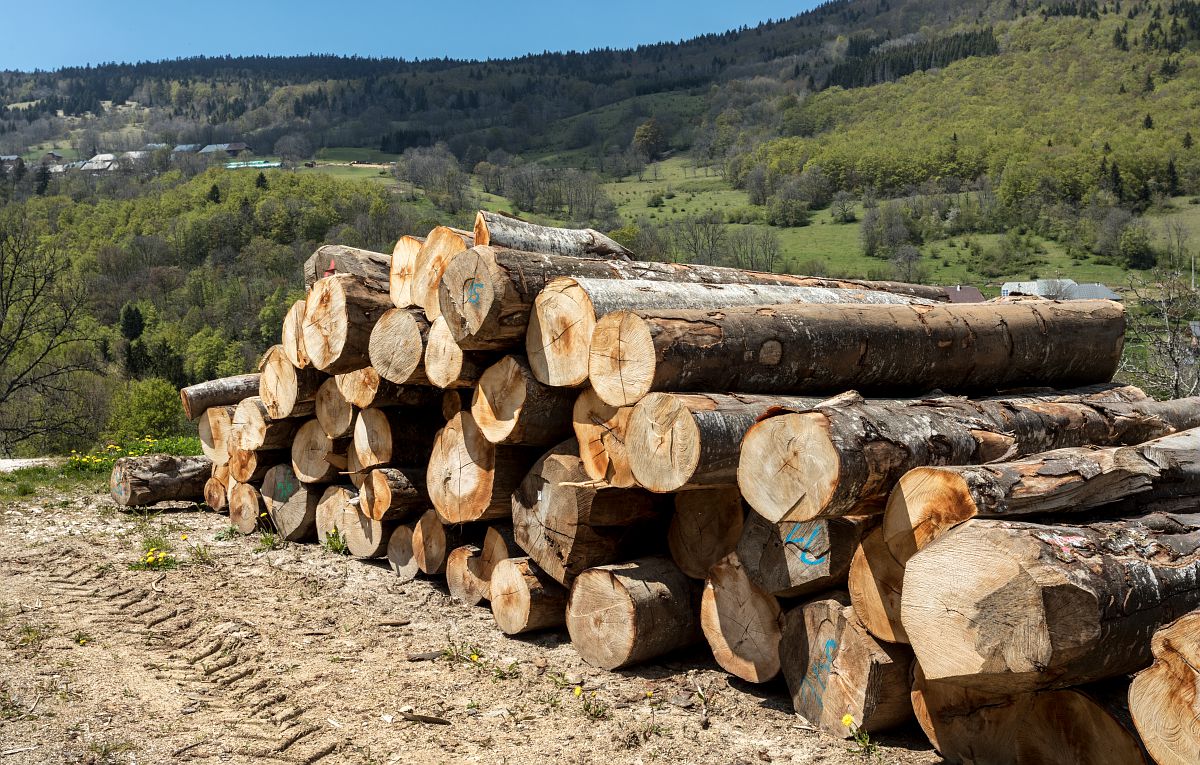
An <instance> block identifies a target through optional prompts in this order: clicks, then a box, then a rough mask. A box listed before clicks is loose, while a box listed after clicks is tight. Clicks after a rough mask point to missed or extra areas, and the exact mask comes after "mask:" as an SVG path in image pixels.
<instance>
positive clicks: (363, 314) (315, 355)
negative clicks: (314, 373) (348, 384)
mask: <svg viewBox="0 0 1200 765" xmlns="http://www.w3.org/2000/svg"><path fill="white" fill-rule="evenodd" d="M390 308H392V301H391V299H389V298H388V296H387V295H386V294H383V293H379V292H376V291H375V290H373V289H371V288H370V287H369V286H368V285H367V283H366V282H364V281H363V280H362V279H360V278H358V277H357V276H352V275H350V274H337V275H335V276H329V277H326V278H324V279H322V280H321V281H319V282H317V283H316V284H314V285H313V288H312V292H310V293H308V300H307V302H306V303H305V306H304V350H305V352H306V353H307V354H308V358H309V359H310V360H311V361H312V365H313V366H314V367H316V368H317V369H319V370H321V371H322V372H325V373H327V374H331V375H334V374H343V373H345V372H353V371H354V370H356V369H362V368H363V367H365V366H370V364H371V358H370V352H369V348H370V343H371V329H372V328H373V327H374V326H375V322H377V321H378V320H379V317H380V316H382V315H383V314H384V312H385V311H387V310H389V309H390Z"/></svg>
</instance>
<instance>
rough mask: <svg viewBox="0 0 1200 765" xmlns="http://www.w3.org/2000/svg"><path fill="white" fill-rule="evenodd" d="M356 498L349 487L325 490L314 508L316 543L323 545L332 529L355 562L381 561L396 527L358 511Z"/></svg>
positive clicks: (331, 487)
mask: <svg viewBox="0 0 1200 765" xmlns="http://www.w3.org/2000/svg"><path fill="white" fill-rule="evenodd" d="M357 499H358V495H357V493H356V492H355V491H354V489H353V488H351V487H349V486H329V487H327V488H326V489H325V493H324V494H323V495H321V501H320V502H319V503H318V504H317V541H318V542H320V543H321V544H325V543H326V540H327V539H328V538H329V534H330V533H331V532H333V531H334V530H335V529H336V530H337V532H338V535H339V536H340V537H341V539H342V541H343V542H344V543H345V544H346V550H347V551H348V552H349V553H350V554H351V555H353V556H354V557H355V558H381V557H383V556H384V555H386V554H387V547H388V540H389V539H390V538H391V535H392V531H393V530H394V529H395V526H396V524H394V523H391V522H389V521H373V520H371V519H370V518H368V517H367V516H366V515H365V514H363V513H360V512H359V511H358V503H357Z"/></svg>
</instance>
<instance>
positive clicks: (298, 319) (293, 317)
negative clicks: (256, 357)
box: [279, 300, 311, 369]
mask: <svg viewBox="0 0 1200 765" xmlns="http://www.w3.org/2000/svg"><path fill="white" fill-rule="evenodd" d="M305 302H306V301H304V300H297V301H296V302H295V303H292V307H291V308H289V309H288V312H287V315H286V316H284V317H283V331H282V332H281V333H280V336H279V344H280V345H281V346H283V353H284V355H285V356H287V358H288V361H290V362H292V366H294V367H296V368H297V369H304V368H305V367H308V366H309V365H310V364H311V362H310V361H309V358H308V353H307V352H306V351H305V350H304V305H305Z"/></svg>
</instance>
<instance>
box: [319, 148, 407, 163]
mask: <svg viewBox="0 0 1200 765" xmlns="http://www.w3.org/2000/svg"><path fill="white" fill-rule="evenodd" d="M399 158H400V155H399V154H388V153H387V152H382V151H380V150H379V149H366V148H355V147H352V146H332V147H329V148H326V149H321V150H319V151H318V152H317V160H318V161H321V162H395V161H396V160H397V159H399Z"/></svg>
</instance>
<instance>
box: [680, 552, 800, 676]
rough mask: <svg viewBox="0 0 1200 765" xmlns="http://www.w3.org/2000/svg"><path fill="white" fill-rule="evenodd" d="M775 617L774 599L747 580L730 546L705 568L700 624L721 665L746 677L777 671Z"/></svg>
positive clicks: (778, 614)
mask: <svg viewBox="0 0 1200 765" xmlns="http://www.w3.org/2000/svg"><path fill="white" fill-rule="evenodd" d="M781 623H782V612H781V611H780V608H779V601H778V600H777V599H776V598H775V596H774V595H772V594H771V593H769V592H767V591H766V590H764V589H763V588H761V587H759V586H758V585H756V584H754V582H752V581H750V577H749V576H747V575H746V570H745V569H744V568H743V567H742V564H741V561H740V560H738V557H737V553H736V552H734V553H730V554H729V555H728V556H727V557H726V558H724V559H723V560H721V561H719V562H718V563H717V564H716V565H714V566H713V567H712V568H710V569H709V571H708V578H707V579H705V580H704V594H703V596H702V597H701V599H700V626H701V628H702V629H703V630H704V639H705V640H707V641H708V646H709V648H711V649H712V652H713V658H715V659H716V660H717V663H718V664H720V665H721V668H722V669H724V670H725V671H726V672H728V673H729V674H731V675H734V676H736V677H740V678H741V679H743V680H745V681H746V682H750V683H765V682H767V681H768V680H770V679H771V678H773V677H775V676H776V675H778V674H779V668H780V664H779V639H780V636H781V634H782V633H781Z"/></svg>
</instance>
